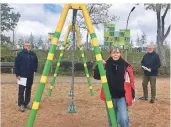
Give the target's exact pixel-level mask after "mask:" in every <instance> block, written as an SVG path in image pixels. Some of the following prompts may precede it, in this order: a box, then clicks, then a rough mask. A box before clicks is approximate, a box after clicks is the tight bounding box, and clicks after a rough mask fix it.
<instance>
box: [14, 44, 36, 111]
mask: <svg viewBox="0 0 171 127" xmlns="http://www.w3.org/2000/svg"><path fill="white" fill-rule="evenodd" d="M37 67H38V59H37V56H36V54H35V53H34V52H33V51H31V45H30V43H27V42H26V43H25V44H24V49H23V50H22V51H21V52H19V53H18V55H17V57H16V58H15V73H16V77H17V79H18V81H21V80H22V79H26V80H25V85H21V84H19V89H18V106H19V109H20V111H21V112H24V111H25V108H28V109H31V108H30V106H29V102H30V98H31V88H32V84H33V79H34V73H35V72H37Z"/></svg>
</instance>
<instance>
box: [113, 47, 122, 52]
mask: <svg viewBox="0 0 171 127" xmlns="http://www.w3.org/2000/svg"><path fill="white" fill-rule="evenodd" d="M118 51H119V52H120V53H121V52H122V49H121V48H120V47H117V46H114V47H111V48H110V53H112V52H118Z"/></svg>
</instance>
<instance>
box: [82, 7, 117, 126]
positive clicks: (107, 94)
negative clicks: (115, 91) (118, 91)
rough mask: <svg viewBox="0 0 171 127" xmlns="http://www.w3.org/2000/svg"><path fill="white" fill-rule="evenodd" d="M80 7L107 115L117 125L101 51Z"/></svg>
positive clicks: (89, 22)
mask: <svg viewBox="0 0 171 127" xmlns="http://www.w3.org/2000/svg"><path fill="white" fill-rule="evenodd" d="M81 9H82V12H83V16H84V18H85V21H86V24H87V26H88V31H89V33H90V36H91V40H92V45H93V48H94V53H95V55H96V61H97V64H98V68H99V71H100V76H101V82H102V87H103V89H104V93H105V97H106V104H107V108H108V112H109V116H110V121H111V123H112V127H117V120H116V115H115V111H114V108H113V103H112V100H111V95H110V91H109V86H108V83H107V78H106V74H105V70H104V67H103V63H102V56H101V53H100V50H99V44H98V41H97V37H96V34H95V31H94V28H93V25H92V22H91V19H90V16H89V13H88V10H87V8H86V5H85V4H81Z"/></svg>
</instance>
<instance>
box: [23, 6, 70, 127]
mask: <svg viewBox="0 0 171 127" xmlns="http://www.w3.org/2000/svg"><path fill="white" fill-rule="evenodd" d="M69 8H70V4H66V5H65V6H64V8H63V11H62V14H61V16H60V19H59V23H58V25H57V28H56V31H55V33H54V35H53V39H52V46H51V48H50V51H49V53H48V56H47V60H46V63H45V66H44V69H43V74H42V76H41V79H40V83H39V86H38V89H37V91H36V96H35V98H34V102H33V105H32V109H31V112H30V115H29V118H28V122H27V125H26V127H33V124H34V121H35V117H36V114H37V110H38V108H39V105H40V101H41V97H42V94H43V90H44V87H45V84H46V82H47V78H48V75H49V70H50V66H51V62H52V60H53V57H54V53H55V51H56V45H57V44H58V40H59V37H60V34H61V31H62V28H63V25H64V22H65V19H66V16H67V14H68V10H69Z"/></svg>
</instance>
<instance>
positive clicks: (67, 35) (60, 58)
mask: <svg viewBox="0 0 171 127" xmlns="http://www.w3.org/2000/svg"><path fill="white" fill-rule="evenodd" d="M71 28H72V25H69V27H68V31H67V34H66V35H65V38H64V44H63V45H62V48H61V52H60V55H59V58H58V61H57V64H56V69H55V73H54V75H53V78H52V81H51V84H50V89H49V91H48V95H49V96H51V94H52V89H53V87H54V84H55V80H56V76H57V74H58V71H59V67H60V63H61V61H62V57H63V55H64V49H65V48H66V46H67V45H66V44H67V42H68V37H69V33H70V31H71Z"/></svg>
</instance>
